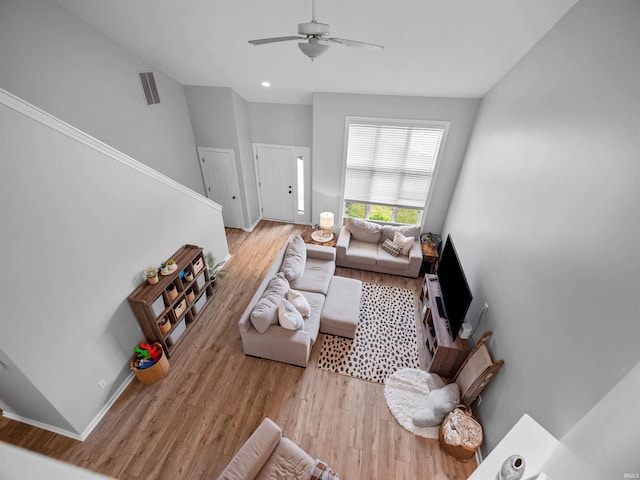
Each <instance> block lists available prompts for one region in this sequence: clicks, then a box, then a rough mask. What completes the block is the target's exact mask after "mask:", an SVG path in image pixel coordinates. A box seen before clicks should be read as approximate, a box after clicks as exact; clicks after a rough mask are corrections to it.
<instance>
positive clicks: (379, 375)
mask: <svg viewBox="0 0 640 480" xmlns="http://www.w3.org/2000/svg"><path fill="white" fill-rule="evenodd" d="M419 363H420V361H419V359H418V335H417V333H416V318H415V310H414V300H413V292H412V291H411V290H408V289H406V288H397V287H391V286H388V285H381V284H374V283H363V284H362V298H361V300H360V319H359V321H358V328H356V333H355V336H354V339H353V340H351V339H350V338H342V337H338V336H335V335H325V336H324V341H323V343H322V349H321V350H320V357H319V358H318V368H320V369H323V370H330V371H332V372H336V373H340V374H343V375H349V376H351V377H358V378H363V379H365V380H370V381H373V382H379V383H384V382H385V380H386V379H387V377H389V376H390V375H392V374H393V373H394V372H396V371H397V370H399V369H401V368H419Z"/></svg>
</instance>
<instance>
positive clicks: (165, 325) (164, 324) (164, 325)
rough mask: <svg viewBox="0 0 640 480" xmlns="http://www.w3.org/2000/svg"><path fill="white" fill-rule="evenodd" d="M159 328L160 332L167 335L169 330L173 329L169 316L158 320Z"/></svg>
mask: <svg viewBox="0 0 640 480" xmlns="http://www.w3.org/2000/svg"><path fill="white" fill-rule="evenodd" d="M158 328H159V329H160V333H161V334H162V335H166V334H167V333H168V332H169V330H171V320H169V317H166V316H165V317H164V318H163V319H162V320H160V321H159V322H158Z"/></svg>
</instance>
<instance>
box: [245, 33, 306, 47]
mask: <svg viewBox="0 0 640 480" xmlns="http://www.w3.org/2000/svg"><path fill="white" fill-rule="evenodd" d="M305 38H306V37H301V36H299V35H296V36H292V37H273V38H260V39H258V40H249V43H250V44H251V45H264V44H266V43H276V42H287V41H289V40H301V39H302V40H304V39H305Z"/></svg>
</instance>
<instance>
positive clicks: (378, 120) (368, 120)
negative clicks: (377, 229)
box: [340, 115, 451, 226]
mask: <svg viewBox="0 0 640 480" xmlns="http://www.w3.org/2000/svg"><path fill="white" fill-rule="evenodd" d="M352 123H359V124H369V125H379V126H401V127H417V128H420V127H423V128H440V129H442V137H441V139H440V146H439V148H438V153H437V155H436V160H435V167H434V169H433V173H432V175H431V182H430V184H429V190H428V192H427V198H426V201H425V204H424V206H423V207H422V209H421V210H419V217H418V223H417V224H416V225H420V226H424V223H425V220H426V218H427V215H428V212H429V207H430V205H431V198H432V195H433V190H434V188H435V184H436V181H437V177H438V171H439V170H440V164H441V163H442V156H443V154H444V150H445V147H446V141H447V137H448V133H449V127H450V124H451V122H448V121H445V120H420V119H399V118H383V117H361V116H352V115H348V116H346V117H345V122H344V137H343V138H344V140H343V147H342V172H341V185H340V201H341V204H342V209H341V213H340V215H341V219H343V218H344V217H346V216H347V215H346V206H347V200H345V187H346V173H347V151H348V148H349V126H350V125H351V124H352ZM350 201H352V202H355V203H361V204H364V205H365V218H366V219H367V220H369V218H368V217H369V212H370V209H371V206H372V205H386V206H390V207H392V209H393V210H392V212H393V213H392V221H390V222H385V221H383V220H371V221H372V222H376V223H382V224H390V225H405V224H399V223H397V222H395V221H393V220H395V218H396V216H395V214H396V213H397V209H398V208H410V209H415V207H408V206H406V205H391V204H384V203H367V202H364V201H356V200H350Z"/></svg>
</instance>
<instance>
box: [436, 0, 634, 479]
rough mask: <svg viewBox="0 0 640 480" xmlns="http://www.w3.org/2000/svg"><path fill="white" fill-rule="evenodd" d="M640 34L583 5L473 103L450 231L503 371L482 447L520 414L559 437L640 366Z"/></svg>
mask: <svg viewBox="0 0 640 480" xmlns="http://www.w3.org/2000/svg"><path fill="white" fill-rule="evenodd" d="M639 24H640V3H638V2H637V1H630V0H621V1H616V2H601V1H598V0H581V1H580V2H579V3H577V4H576V6H575V7H573V8H572V9H571V10H570V11H569V12H568V13H567V14H566V15H565V17H563V18H562V19H561V20H560V21H559V22H558V24H557V25H556V26H555V27H554V28H553V29H552V30H551V31H550V32H549V33H548V34H547V35H546V36H545V37H543V38H542V39H541V40H540V42H539V43H538V44H537V45H536V46H535V47H534V48H533V49H532V50H531V51H530V52H529V53H528V54H527V55H526V56H525V57H524V58H523V59H522V60H521V61H520V62H519V63H518V64H517V65H516V66H515V67H514V68H513V69H512V70H511V71H510V72H509V73H508V74H507V75H506V76H505V77H504V78H502V79H501V80H500V81H499V82H498V84H497V85H496V86H495V87H494V88H493V89H492V90H491V91H490V92H489V94H488V95H487V96H486V97H485V98H484V99H483V101H482V106H481V109H480V112H479V114H478V120H477V123H476V127H475V129H474V132H473V137H472V140H471V142H470V144H469V151H468V154H467V156H466V159H465V162H464V165H463V169H462V171H461V174H460V180H459V182H458V185H457V187H456V191H455V196H454V198H453V201H452V204H451V208H450V210H449V213H448V216H447V220H446V224H445V231H446V232H450V233H451V234H452V235H453V238H454V241H455V244H456V247H457V250H458V254H459V256H460V258H461V261H462V264H463V266H464V268H465V271H466V273H467V276H468V278H469V281H470V284H471V289H472V291H473V293H474V296H475V299H474V303H473V305H472V308H471V314H470V316H469V317H468V318H470V319H471V320H472V321H473V322H474V323H475V321H476V319H477V318H478V317H477V315H478V313H479V311H480V309H481V307H482V304H483V303H484V302H485V301H486V302H488V304H489V311H488V316H487V319H486V321H483V324H482V326H481V328H480V329H479V330H478V334H480V333H482V331H484V330H487V329H490V330H493V331H494V336H493V338H492V340H491V342H490V349H491V350H492V351H493V353H494V355H495V356H496V357H498V358H504V360H505V362H506V363H505V366H504V368H503V369H502V370H501V371H500V372H499V373H498V374H497V375H496V377H495V378H494V379H493V380H492V383H491V384H490V385H489V387H488V388H487V390H486V391H485V393H484V394H483V403H482V405H481V406H480V407H479V409H478V412H479V415H480V418H481V420H482V421H483V424H484V429H485V438H486V449H488V450H490V449H491V448H492V447H493V446H494V445H495V444H496V443H497V442H498V441H499V440H500V438H501V437H502V436H503V435H504V434H505V433H506V432H507V430H508V429H509V427H510V426H511V425H513V424H514V423H515V422H516V420H517V419H518V418H520V417H521V416H522V414H523V413H528V414H530V415H531V416H533V417H534V418H536V419H537V420H538V422H539V423H540V424H541V425H542V426H543V427H545V428H546V429H547V430H549V431H550V433H552V434H553V435H554V436H555V437H556V438H561V437H563V436H564V435H565V434H566V433H567V432H568V431H570V429H571V428H572V427H573V426H574V425H576V423H577V422H578V421H579V420H580V419H581V418H582V416H583V415H585V413H586V412H587V411H589V410H590V409H591V408H592V407H593V406H594V405H595V404H597V403H598V401H599V400H600V399H601V398H602V397H603V396H604V395H605V394H606V393H607V392H608V391H609V390H610V389H611V388H612V387H613V386H614V385H615V384H616V383H617V382H618V381H619V380H620V379H621V378H622V377H623V376H624V375H625V374H626V373H627V372H628V371H629V370H630V369H631V368H632V367H633V366H634V365H636V364H637V363H638V361H639V360H640V350H639V349H638V347H637V339H638V337H639V336H640V323H639V322H638V312H639V311H640V296H639V295H638V292H639V291H640V275H638V272H639V271H640V255H638V253H637V252H638V246H637V243H638V241H637V239H638V238H639V237H640V223H639V222H638V221H637V217H638V215H637V208H638V205H640V188H638V184H639V183H640V162H639V158H640V136H639V135H638V132H640V90H639V86H640V68H639V67H638V59H639V58H640V41H639V40H640V37H639V34H638V28H637V27H638V25H639ZM607 414H608V415H611V417H610V424H611V428H616V427H615V425H616V423H617V421H618V420H619V419H620V417H619V416H617V415H616V416H615V417H616V418H614V412H613V411H610V412H608V413H607ZM587 431H588V430H587ZM622 432H626V431H625V430H622ZM622 434H623V435H627V437H626V438H627V440H628V441H629V442H630V443H631V442H633V443H636V444H637V438H635V436H631V435H628V433H622ZM588 441H590V442H595V444H598V445H600V444H601V440H600V439H598V438H596V437H590V438H589V440H588ZM621 475H622V474H620V476H621ZM612 478H613V477H612Z"/></svg>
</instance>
